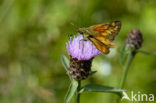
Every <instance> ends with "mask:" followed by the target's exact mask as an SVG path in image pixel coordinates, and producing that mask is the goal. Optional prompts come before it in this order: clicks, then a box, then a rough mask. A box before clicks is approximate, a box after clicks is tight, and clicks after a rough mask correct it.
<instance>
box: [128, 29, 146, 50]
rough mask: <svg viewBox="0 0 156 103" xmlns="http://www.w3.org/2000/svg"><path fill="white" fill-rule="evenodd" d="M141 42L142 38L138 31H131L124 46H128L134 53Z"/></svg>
mask: <svg viewBox="0 0 156 103" xmlns="http://www.w3.org/2000/svg"><path fill="white" fill-rule="evenodd" d="M142 42H143V37H142V33H141V32H140V30H138V29H133V30H132V31H131V32H130V33H129V35H128V37H127V40H126V45H128V46H129V48H130V49H131V50H133V51H135V50H137V49H139V48H140V47H141V45H142Z"/></svg>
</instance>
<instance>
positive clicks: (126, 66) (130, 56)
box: [120, 52, 136, 88]
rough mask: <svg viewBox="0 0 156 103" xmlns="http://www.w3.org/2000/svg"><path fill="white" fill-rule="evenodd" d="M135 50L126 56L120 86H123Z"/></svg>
mask: <svg viewBox="0 0 156 103" xmlns="http://www.w3.org/2000/svg"><path fill="white" fill-rule="evenodd" d="M135 54H136V53H135V52H130V54H129V55H128V58H127V62H126V64H125V65H124V67H123V70H124V71H123V75H122V77H121V83H120V88H124V85H125V82H126V78H127V74H128V70H129V68H130V65H131V63H132V60H133V58H134V56H135Z"/></svg>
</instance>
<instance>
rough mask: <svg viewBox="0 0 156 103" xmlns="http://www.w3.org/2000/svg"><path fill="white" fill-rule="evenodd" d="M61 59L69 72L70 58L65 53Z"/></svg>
mask: <svg viewBox="0 0 156 103" xmlns="http://www.w3.org/2000/svg"><path fill="white" fill-rule="evenodd" d="M61 61H62V64H63V66H64V68H65V70H66V71H67V72H68V67H69V59H68V58H67V57H66V56H65V55H62V57H61Z"/></svg>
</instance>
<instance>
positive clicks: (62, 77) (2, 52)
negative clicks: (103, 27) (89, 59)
mask: <svg viewBox="0 0 156 103" xmlns="http://www.w3.org/2000/svg"><path fill="white" fill-rule="evenodd" d="M113 20H120V21H121V22H122V28H121V31H120V33H119V35H118V36H117V37H116V40H115V43H116V48H113V49H111V52H110V54H108V55H100V56H97V57H96V58H95V59H94V61H93V66H92V70H97V71H98V72H97V73H96V74H94V75H92V76H91V77H89V78H88V79H87V80H84V81H83V85H84V84H88V83H97V84H103V85H107V86H115V87H118V86H119V81H120V78H121V73H122V66H121V64H120V61H119V58H120V53H121V49H122V47H123V45H124V42H125V39H126V37H127V34H128V33H129V32H130V31H131V29H133V28H138V29H140V30H141V32H142V34H143V38H144V42H143V45H142V48H141V50H145V51H150V52H153V51H156V42H155V41H156V0H0V103H63V101H64V98H65V95H66V92H67V89H68V87H69V84H70V80H69V78H68V76H67V75H66V71H65V70H64V68H63V66H62V64H61V60H60V59H61V55H62V54H65V55H66V56H68V54H67V53H66V42H68V40H69V38H68V34H71V33H74V32H75V31H76V30H77V28H76V27H74V26H72V25H71V24H70V23H71V22H72V23H74V24H75V25H77V26H78V27H88V26H90V25H93V24H98V23H105V22H111V21H113ZM68 57H69V56H68ZM125 88H126V89H127V90H128V91H131V90H133V91H134V92H136V93H137V92H138V91H140V92H141V93H152V94H156V56H151V55H144V54H139V53H138V54H137V55H136V57H135V59H134V61H133V63H132V66H131V69H130V70H129V74H128V78H127V84H126V87H125ZM114 97H115V95H114V94H110V93H95V92H91V93H89V92H86V93H84V94H82V95H81V103H95V102H96V103H111V102H113V101H114V99H113V98H114ZM72 101H73V100H72Z"/></svg>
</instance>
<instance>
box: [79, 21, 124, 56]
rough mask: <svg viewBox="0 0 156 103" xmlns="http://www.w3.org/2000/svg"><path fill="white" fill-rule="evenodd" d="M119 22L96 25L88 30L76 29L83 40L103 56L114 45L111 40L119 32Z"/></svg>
mask: <svg viewBox="0 0 156 103" xmlns="http://www.w3.org/2000/svg"><path fill="white" fill-rule="evenodd" d="M120 28H121V22H120V21H113V22H110V23H106V24H96V25H93V26H90V27H88V28H80V29H78V33H79V34H81V35H83V39H84V40H89V41H90V42H91V43H92V44H93V45H95V47H96V48H97V49H98V50H99V51H101V52H102V53H104V54H108V53H109V48H113V47H114V46H115V44H114V43H113V40H114V39H115V37H116V35H117V34H118V32H119V31H120Z"/></svg>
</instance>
